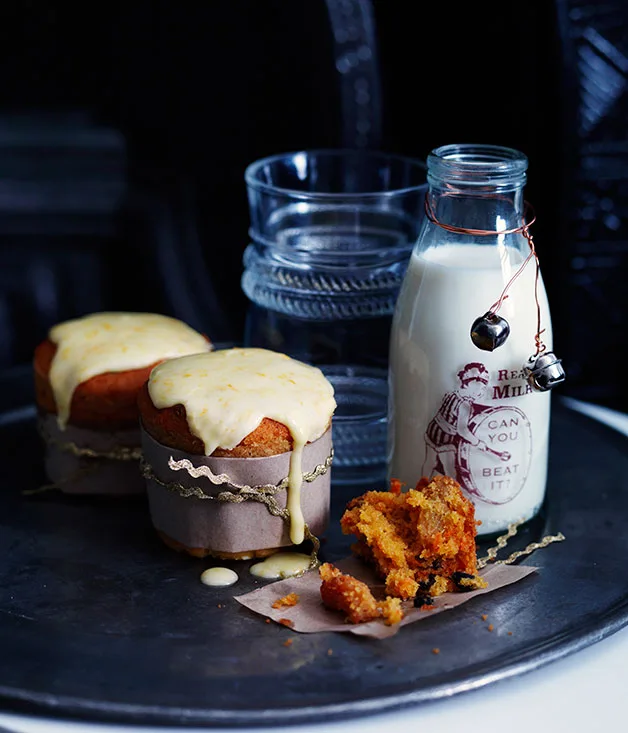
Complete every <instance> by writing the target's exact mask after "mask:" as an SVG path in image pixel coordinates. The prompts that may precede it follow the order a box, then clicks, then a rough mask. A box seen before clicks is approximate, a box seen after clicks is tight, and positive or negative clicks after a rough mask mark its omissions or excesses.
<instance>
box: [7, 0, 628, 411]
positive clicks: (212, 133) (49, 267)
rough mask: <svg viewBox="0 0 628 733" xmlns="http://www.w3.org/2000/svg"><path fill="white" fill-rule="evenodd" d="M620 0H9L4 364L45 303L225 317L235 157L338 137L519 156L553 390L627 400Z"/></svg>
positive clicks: (240, 165) (32, 330)
mask: <svg viewBox="0 0 628 733" xmlns="http://www.w3.org/2000/svg"><path fill="white" fill-rule="evenodd" d="M627 20H628V6H627V5H626V3H625V2H621V1H620V0H610V1H609V2H605V3H603V4H600V5H598V4H594V3H592V2H580V1H577V0H553V1H551V2H549V1H548V2H545V1H539V2H531V3H527V4H525V5H520V4H517V3H503V2H498V1H497V0H494V1H493V0H492V1H489V2H484V3H481V4H467V5H463V6H461V5H459V4H458V3H447V2H443V3H431V4H427V3H407V2H405V0H328V1H326V0H308V2H300V3H295V2H294V1H293V0H263V1H262V2H260V1H259V0H257V1H256V0H213V1H212V2H211V3H196V2H193V0H183V1H182V2H174V0H150V1H149V0H134V2H133V3H126V4H125V3H116V2H113V3H111V2H109V3H104V2H96V3H92V4H90V5H80V4H75V3H74V2H71V1H70V0H58V1H57V2H53V3H51V2H46V1H44V0H25V1H24V2H21V3H4V4H2V5H1V6H0V24H1V26H0V27H2V29H3V44H2V47H1V48H0V61H1V62H2V68H3V71H4V74H3V84H2V87H1V88H0V144H1V145H2V156H0V192H1V195H0V241H1V242H2V244H1V245H0V246H1V249H0V367H9V366H12V365H14V364H20V363H24V362H27V361H28V360H29V359H30V355H31V351H32V348H33V345H34V344H35V343H37V342H38V341H39V340H40V339H41V338H42V337H43V336H44V334H45V332H46V330H47V328H48V327H49V326H50V325H52V324H53V323H54V322H56V321H58V320H61V319H64V318H69V317H72V316H76V315H81V314H82V313H85V312H88V311H92V310H97V309H130V310H156V311H160V312H165V313H170V314H173V315H176V316H177V317H180V318H183V319H184V320H186V321H188V322H189V323H190V324H191V325H192V326H194V327H195V328H200V329H201V330H204V331H205V332H206V333H208V334H209V335H210V337H212V338H213V339H214V340H215V341H238V340H240V339H241V338H242V334H243V329H244V323H245V316H246V309H247V302H246V297H245V295H244V294H243V292H242V290H241V288H240V277H241V273H242V256H243V253H244V250H245V248H246V246H247V244H248V225H249V220H248V207H247V198H246V187H245V183H244V170H245V168H246V166H247V165H248V164H249V163H251V162H252V161H254V160H256V159H259V158H261V157H264V156H266V155H273V154H276V153H281V152H288V151H294V150H303V149H312V148H338V147H343V146H349V147H361V148H367V149H380V150H384V151H386V152H390V153H398V154H401V155H407V156H410V157H417V158H421V159H424V158H425V157H426V155H427V154H428V152H429V151H430V150H431V149H432V148H434V147H437V146H439V145H442V144H447V143H453V142H476V143H491V144H497V145H506V146H509V147H514V148H517V149H520V150H521V151H523V152H524V153H525V154H526V155H527V156H528V158H529V161H530V166H529V182H528V186H527V187H526V191H527V195H528V198H529V199H530V201H531V202H532V203H533V205H534V207H535V209H536V213H537V216H538V221H537V223H536V224H535V225H534V235H535V242H536V244H537V249H538V252H539V256H540V258H541V261H542V267H543V273H544V277H545V280H546V287H547V291H548V295H549V297H550V301H551V304H552V312H553V314H554V326H555V350H556V353H557V354H558V355H559V356H561V357H562V358H563V361H564V365H565V368H566V370H567V377H568V379H567V382H566V383H565V384H564V385H563V386H562V387H561V392H562V393H563V394H569V395H571V396H574V397H579V398H582V399H588V400H593V401H596V402H598V403H600V404H604V405H608V406H610V407H614V408H617V409H623V410H626V409H628V405H627V402H626V400H627V398H626V394H625V390H624V389H623V387H622V384H621V382H620V373H621V369H619V368H615V367H614V366H610V367H609V364H610V365H614V364H616V363H617V355H618V353H619V352H620V351H621V347H622V346H623V345H624V344H625V340H626V337H625V334H626V305H625V294H624V287H622V286H623V284H624V283H625V281H626V257H627V256H628V255H627V250H628V247H627V244H626V235H625V230H626V227H625V217H626V207H627V200H626V198H627V196H628V190H627V186H628V184H627V182H626V181H627V176H626V174H627V172H628V139H627V134H628V133H627V128H626V125H625V119H626V73H627V70H628V61H627V57H628V30H627V26H628V23H627Z"/></svg>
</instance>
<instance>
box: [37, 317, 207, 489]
mask: <svg viewBox="0 0 628 733" xmlns="http://www.w3.org/2000/svg"><path fill="white" fill-rule="evenodd" d="M211 349H212V344H211V342H210V341H209V340H208V339H207V338H206V337H205V336H204V335H203V334H201V333H198V332H197V331H195V330H194V329H192V328H190V327H189V326H188V325H187V324H185V323H183V322H182V321H180V320H177V319H175V318H171V317H168V316H164V315H160V314H157V313H125V312H111V313H93V314H90V315H87V316H84V317H82V318H77V319H73V320H69V321H65V322H63V323H60V324H58V325H56V326H54V327H53V328H51V329H50V331H49V332H48V335H47V338H46V339H44V340H43V341H42V342H41V343H40V344H39V345H38V346H37V347H36V349H35V352H34V356H33V370H34V381H35V399H36V403H37V408H38V411H39V424H40V431H41V433H42V436H43V437H44V440H45V446H46V470H47V473H48V475H49V478H50V480H51V481H53V482H54V483H55V484H56V485H57V486H58V487H59V488H60V489H61V490H63V491H67V492H70V493H100V494H125V493H135V492H143V491H144V483H143V481H142V480H141V476H140V474H139V470H138V465H137V458H138V455H139V452H140V432H139V412H138V407H137V396H138V392H139V390H140V388H141V387H142V385H143V384H144V383H145V382H146V380H147V379H148V377H149V375H150V372H151V370H152V369H153V367H155V366H156V365H157V364H159V363H161V362H162V361H164V360H165V359H169V358H173V357H177V356H183V355H185V354H194V353H198V352H208V351H210V350H211Z"/></svg>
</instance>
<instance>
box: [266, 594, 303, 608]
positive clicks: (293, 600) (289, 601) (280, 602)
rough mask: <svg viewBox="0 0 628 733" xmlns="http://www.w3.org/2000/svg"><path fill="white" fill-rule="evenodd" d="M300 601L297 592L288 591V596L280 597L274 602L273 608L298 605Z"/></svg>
mask: <svg viewBox="0 0 628 733" xmlns="http://www.w3.org/2000/svg"><path fill="white" fill-rule="evenodd" d="M298 602H299V596H298V595H297V594H296V593H288V595H287V596H284V597H283V598H278V599H277V600H276V601H275V602H274V603H273V606H272V607H273V608H285V607H287V608H289V607H290V606H296V605H297V603H298Z"/></svg>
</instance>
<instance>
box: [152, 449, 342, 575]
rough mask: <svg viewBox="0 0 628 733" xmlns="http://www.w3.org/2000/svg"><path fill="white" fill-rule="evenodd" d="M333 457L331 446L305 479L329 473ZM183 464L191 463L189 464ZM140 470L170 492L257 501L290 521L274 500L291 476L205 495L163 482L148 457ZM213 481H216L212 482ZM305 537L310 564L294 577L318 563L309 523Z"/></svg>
mask: <svg viewBox="0 0 628 733" xmlns="http://www.w3.org/2000/svg"><path fill="white" fill-rule="evenodd" d="M333 459H334V451H333V448H332V450H331V452H330V454H329V455H328V456H327V458H326V459H325V461H324V463H320V464H318V465H317V466H315V468H314V470H313V471H310V472H308V473H304V474H303V482H304V483H312V481H315V480H316V479H317V478H319V477H320V476H323V475H324V474H326V473H327V471H328V470H329V469H330V467H331V464H332V462H333ZM173 463H175V462H174V461H173V459H172V457H171V458H170V460H169V461H168V465H169V466H170V467H171V468H172V464H173ZM176 463H178V464H181V465H178V466H177V468H176V469H175V470H181V469H183V470H186V471H187V472H188V474H189V475H191V476H193V478H198V477H199V475H203V476H204V477H205V478H210V476H208V475H207V472H205V471H204V472H202V473H199V471H198V469H195V467H194V466H193V465H192V463H191V462H190V461H188V460H187V459H184V460H183V461H178V462H176ZM183 464H189V466H188V465H183ZM201 468H207V469H208V471H209V473H210V474H211V476H212V477H213V478H214V479H218V480H220V483H226V481H222V479H227V480H228V477H227V476H226V474H218V475H216V474H214V473H212V472H211V470H210V469H209V468H208V467H205V466H203V467H201ZM192 471H194V472H195V473H196V475H193V473H192ZM140 472H141V474H142V476H143V477H144V478H145V479H149V480H151V481H154V482H155V483H156V484H158V485H159V486H162V487H163V488H165V489H168V491H173V492H176V493H178V494H179V496H182V497H183V498H185V499H187V498H190V497H193V498H196V499H209V500H213V501H222V502H230V503H232V504H241V503H242V502H244V501H258V502H260V503H261V504H264V505H265V506H266V509H267V510H268V512H269V513H270V514H271V515H272V516H273V517H280V518H281V519H282V520H283V521H284V522H286V523H289V522H290V511H289V510H288V508H287V507H286V508H284V509H282V508H281V507H280V506H279V504H278V503H277V500H276V499H275V495H276V494H278V493H280V492H281V491H285V490H286V488H287V487H288V478H284V479H282V480H281V481H280V482H279V483H278V484H263V485H260V486H246V485H240V484H234V483H231V482H229V483H231V486H233V487H234V488H235V489H237V491H221V492H220V493H218V494H206V493H205V492H204V491H203V489H202V488H200V486H184V485H183V484H180V483H178V482H177V481H162V480H161V479H160V478H158V477H157V476H156V475H155V472H154V471H153V468H152V466H151V465H150V464H149V463H147V462H146V460H144V459H143V458H142V459H141V460H140ZM210 480H211V479H210ZM212 483H215V482H214V481H212ZM305 539H306V540H309V541H310V542H311V543H312V552H311V553H310V563H309V565H308V567H307V568H306V569H305V570H303V571H301V572H299V573H297V574H296V575H295V577H298V576H300V575H302V574H303V573H306V572H308V571H310V570H313V569H314V568H315V567H317V566H318V551H319V549H320V546H321V543H320V540H319V539H318V537H316V535H314V534H312V532H311V531H310V528H309V527H308V525H307V524H306V525H305Z"/></svg>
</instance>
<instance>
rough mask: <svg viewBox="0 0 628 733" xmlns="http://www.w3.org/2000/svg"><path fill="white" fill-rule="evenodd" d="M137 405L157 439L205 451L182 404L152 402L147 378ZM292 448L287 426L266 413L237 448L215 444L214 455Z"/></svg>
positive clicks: (247, 454) (195, 451)
mask: <svg viewBox="0 0 628 733" xmlns="http://www.w3.org/2000/svg"><path fill="white" fill-rule="evenodd" d="M137 403H138V407H139V412H140V417H141V420H142V425H143V427H144V430H146V432H147V433H148V434H149V435H150V436H151V437H152V438H154V439H155V440H156V441H157V442H158V443H161V444H162V445H167V446H169V447H170V448H175V449H176V450H180V451H183V452H185V453H189V454H191V455H195V456H202V455H205V445H204V443H203V441H202V440H201V439H200V438H198V437H197V436H196V435H193V434H192V433H191V432H190V427H189V425H188V421H187V414H186V411H185V407H184V406H183V405H173V406H172V407H164V408H163V409H161V410H159V409H157V408H156V407H155V405H154V404H153V402H152V400H151V398H150V393H149V391H148V382H146V383H145V384H144V385H143V386H142V388H141V389H140V392H139V395H138V400H137ZM291 450H292V436H291V434H290V431H289V430H288V428H287V427H286V426H285V425H283V424H282V423H279V422H277V421H276V420H270V419H269V418H267V417H265V418H264V419H263V420H262V422H261V423H260V425H259V426H258V427H257V428H256V429H255V430H253V432H251V433H249V434H248V435H247V436H246V437H245V438H244V439H243V440H242V441H240V443H238V445H237V446H236V447H235V448H232V449H231V450H227V449H225V448H216V450H215V451H214V452H213V453H212V456H216V457H224V458H264V457H266V456H276V455H279V454H280V453H287V452H288V451H291Z"/></svg>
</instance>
